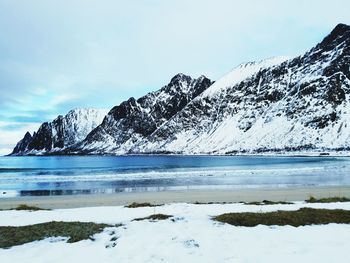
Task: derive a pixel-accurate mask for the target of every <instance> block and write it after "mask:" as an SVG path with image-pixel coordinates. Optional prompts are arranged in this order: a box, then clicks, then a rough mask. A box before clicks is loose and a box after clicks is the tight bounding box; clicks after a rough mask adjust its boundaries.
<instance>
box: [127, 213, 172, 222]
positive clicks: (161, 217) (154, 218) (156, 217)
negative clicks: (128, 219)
mask: <svg viewBox="0 0 350 263" xmlns="http://www.w3.org/2000/svg"><path fill="white" fill-rule="evenodd" d="M170 217H173V216H170V215H164V214H153V215H150V216H147V217H141V218H135V219H134V220H133V221H142V220H151V221H158V220H166V219H168V218H170Z"/></svg>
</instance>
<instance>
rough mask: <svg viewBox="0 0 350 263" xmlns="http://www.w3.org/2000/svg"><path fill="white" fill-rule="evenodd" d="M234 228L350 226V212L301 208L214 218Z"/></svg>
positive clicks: (233, 214)
mask: <svg viewBox="0 0 350 263" xmlns="http://www.w3.org/2000/svg"><path fill="white" fill-rule="evenodd" d="M213 219H214V220H217V221H219V222H223V223H228V224H231V225H234V226H247V227H254V226H257V225H268V226H271V225H279V226H285V225H291V226H295V227H298V226H305V225H324V224H330V223H338V224H350V211H347V210H341V209H335V210H330V209H314V208H305V207H304V208H300V209H299V210H297V211H276V212H268V213H261V212H260V213H227V214H222V215H219V216H216V217H214V218H213Z"/></svg>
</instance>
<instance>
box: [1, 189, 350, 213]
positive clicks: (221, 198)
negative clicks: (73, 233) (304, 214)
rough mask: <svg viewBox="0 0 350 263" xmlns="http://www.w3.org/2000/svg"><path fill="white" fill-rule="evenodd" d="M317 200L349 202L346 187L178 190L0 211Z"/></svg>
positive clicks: (13, 200)
mask: <svg viewBox="0 0 350 263" xmlns="http://www.w3.org/2000/svg"><path fill="white" fill-rule="evenodd" d="M311 195H312V196H314V197H317V198H321V197H330V196H345V197H348V198H350V186H349V187H307V188H276V189H271V188H269V189H231V190H181V191H164V192H131V193H116V194H88V195H63V196H25V197H10V198H1V199H0V209H10V208H14V207H16V206H18V205H19V204H27V205H35V206H39V207H41V208H47V209H59V208H76V207H94V206H115V205H127V204H130V203H132V202H150V203H154V204H165V203H195V202H200V203H210V202H215V203H224V202H226V203H229V202H240V201H244V202H252V201H262V200H271V201H303V200H305V199H308V198H309V197H310V196H311Z"/></svg>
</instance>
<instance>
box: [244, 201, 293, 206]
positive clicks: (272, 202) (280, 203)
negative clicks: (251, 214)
mask: <svg viewBox="0 0 350 263" xmlns="http://www.w3.org/2000/svg"><path fill="white" fill-rule="evenodd" d="M244 204H245V205H292V204H293V203H290V202H285V201H277V202H274V201H269V200H263V201H262V202H248V203H246V202H245V203H244Z"/></svg>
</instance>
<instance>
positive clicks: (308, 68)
mask: <svg viewBox="0 0 350 263" xmlns="http://www.w3.org/2000/svg"><path fill="white" fill-rule="evenodd" d="M61 118H62V117H61ZM101 120H102V118H101ZM55 121H56V120H55ZM55 121H54V122H55ZM56 122H59V121H56ZM53 125H54V124H53V123H51V124H48V123H46V124H45V123H44V124H43V125H42V127H41V128H40V129H39V131H41V134H44V135H45V136H42V135H41V136H40V137H38V135H37V134H35V135H34V136H33V138H32V137H31V135H30V134H26V136H25V137H24V138H23V140H22V141H21V142H19V143H18V145H17V146H16V148H15V150H14V153H16V152H18V149H21V150H20V151H19V152H28V151H30V152H31V153H33V149H34V150H39V151H40V150H42V149H45V150H49V151H51V152H52V148H55V153H59V154H128V153H181V154H230V153H261V152H281V151H283V152H288V153H291V152H307V151H314V152H323V151H333V152H336V151H342V150H344V151H350V26H347V25H344V24H339V25H337V26H336V27H335V28H334V29H333V31H332V32H331V33H330V34H329V35H328V36H327V37H325V38H324V39H323V40H322V41H321V42H320V43H319V44H317V45H316V46H315V47H313V48H312V49H310V50H309V51H307V52H306V53H304V54H303V55H300V56H298V57H295V58H286V57H276V58H272V59H267V60H263V61H260V62H250V63H245V64H241V65H239V66H238V67H236V68H235V69H233V70H232V71H231V72H229V73H228V74H226V75H225V76H223V77H222V78H220V79H219V80H217V81H216V82H215V83H213V82H212V81H210V80H209V79H207V78H206V77H204V76H201V77H199V78H198V79H193V78H191V77H189V76H186V75H184V74H178V75H176V76H175V77H174V78H173V79H172V80H171V81H170V83H169V84H168V85H166V86H165V87H163V88H162V89H160V90H158V91H156V92H151V93H149V94H147V95H145V96H143V97H141V98H139V99H137V100H136V99H134V98H130V99H129V100H127V101H125V102H123V103H121V104H120V105H119V106H116V107H114V108H113V109H112V110H111V111H110V112H109V113H108V114H107V116H106V117H105V118H104V120H103V122H102V123H101V124H100V125H99V126H97V127H96V128H95V129H93V130H92V131H91V132H90V133H89V134H87V133H88V131H87V130H88V129H84V130H85V131H86V133H84V135H82V136H79V138H78V139H76V140H73V139H66V138H70V136H68V135H67V136H66V135H65V136H62V135H61V136H57V134H58V133H59V132H57V129H56V128H55V129H52V128H51V127H52V126H53ZM89 127H90V128H91V129H92V128H93V127H92V126H89ZM53 130H55V132H52V131H53ZM39 131H38V133H39ZM46 134H49V135H46ZM51 134H52V136H51ZM79 134H80V133H79ZM85 135H87V136H86V138H84V137H85ZM62 137H64V139H57V138H62ZM36 138H40V139H36ZM42 138H49V139H42ZM50 138H55V139H50ZM72 138H77V137H75V136H73V137H72ZM28 141H30V143H29V144H28V143H27V142H28ZM62 141H64V142H65V143H63V142H62ZM66 141H67V142H69V143H66ZM34 145H35V147H33V146H34ZM57 148H61V149H60V150H59V149H57ZM16 149H17V150H16ZM23 149H24V150H23ZM56 149H57V151H56ZM62 149H63V150H62ZM58 150H59V151H58Z"/></svg>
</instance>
